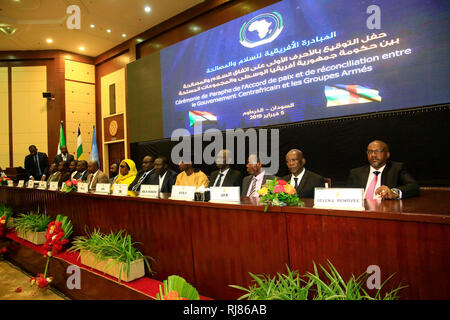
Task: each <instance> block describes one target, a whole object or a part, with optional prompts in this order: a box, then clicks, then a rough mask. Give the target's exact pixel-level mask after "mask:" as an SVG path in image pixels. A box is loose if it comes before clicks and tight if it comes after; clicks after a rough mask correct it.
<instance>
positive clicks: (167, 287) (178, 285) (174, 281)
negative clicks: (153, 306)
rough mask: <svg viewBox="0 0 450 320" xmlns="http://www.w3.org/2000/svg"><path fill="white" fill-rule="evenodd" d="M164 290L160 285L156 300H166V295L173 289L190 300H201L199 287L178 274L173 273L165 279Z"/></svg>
mask: <svg viewBox="0 0 450 320" xmlns="http://www.w3.org/2000/svg"><path fill="white" fill-rule="evenodd" d="M163 286H164V291H163V289H162V287H161V285H160V286H159V293H158V294H156V298H155V299H156V300H164V297H165V296H166V295H167V294H168V293H169V292H171V291H175V292H177V293H178V296H179V297H181V298H185V299H188V300H200V295H199V294H198V291H197V289H195V288H194V287H193V286H192V285H190V284H189V283H188V282H187V281H186V280H184V279H183V278H182V277H180V276H177V275H172V276H169V277H168V278H167V280H164V281H163Z"/></svg>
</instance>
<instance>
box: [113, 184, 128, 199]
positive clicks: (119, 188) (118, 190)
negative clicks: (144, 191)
mask: <svg viewBox="0 0 450 320" xmlns="http://www.w3.org/2000/svg"><path fill="white" fill-rule="evenodd" d="M112 194H113V195H114V196H127V195H128V185H127V184H114V185H113V193H112Z"/></svg>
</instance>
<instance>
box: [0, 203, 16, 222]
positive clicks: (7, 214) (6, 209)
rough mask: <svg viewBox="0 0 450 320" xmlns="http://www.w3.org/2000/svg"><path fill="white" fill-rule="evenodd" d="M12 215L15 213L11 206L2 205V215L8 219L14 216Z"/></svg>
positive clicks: (0, 214) (0, 211)
mask: <svg viewBox="0 0 450 320" xmlns="http://www.w3.org/2000/svg"><path fill="white" fill-rule="evenodd" d="M12 215H13V211H12V209H11V208H10V207H8V206H0V217H3V216H5V217H6V220H8V218H10V217H12Z"/></svg>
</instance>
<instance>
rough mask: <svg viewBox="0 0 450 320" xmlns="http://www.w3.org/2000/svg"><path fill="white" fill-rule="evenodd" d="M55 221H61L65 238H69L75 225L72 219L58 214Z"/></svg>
mask: <svg viewBox="0 0 450 320" xmlns="http://www.w3.org/2000/svg"><path fill="white" fill-rule="evenodd" d="M55 221H57V222H61V229H63V231H64V237H63V239H69V237H70V236H71V235H72V233H73V225H72V221H70V219H69V217H66V216H63V215H60V214H58V215H57V216H56V219H55Z"/></svg>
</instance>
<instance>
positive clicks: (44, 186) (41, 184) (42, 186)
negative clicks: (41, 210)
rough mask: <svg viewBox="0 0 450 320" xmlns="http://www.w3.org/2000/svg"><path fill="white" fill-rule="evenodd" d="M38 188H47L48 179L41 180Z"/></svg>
mask: <svg viewBox="0 0 450 320" xmlns="http://www.w3.org/2000/svg"><path fill="white" fill-rule="evenodd" d="M38 189H41V190H46V189H47V181H39V186H38Z"/></svg>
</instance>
